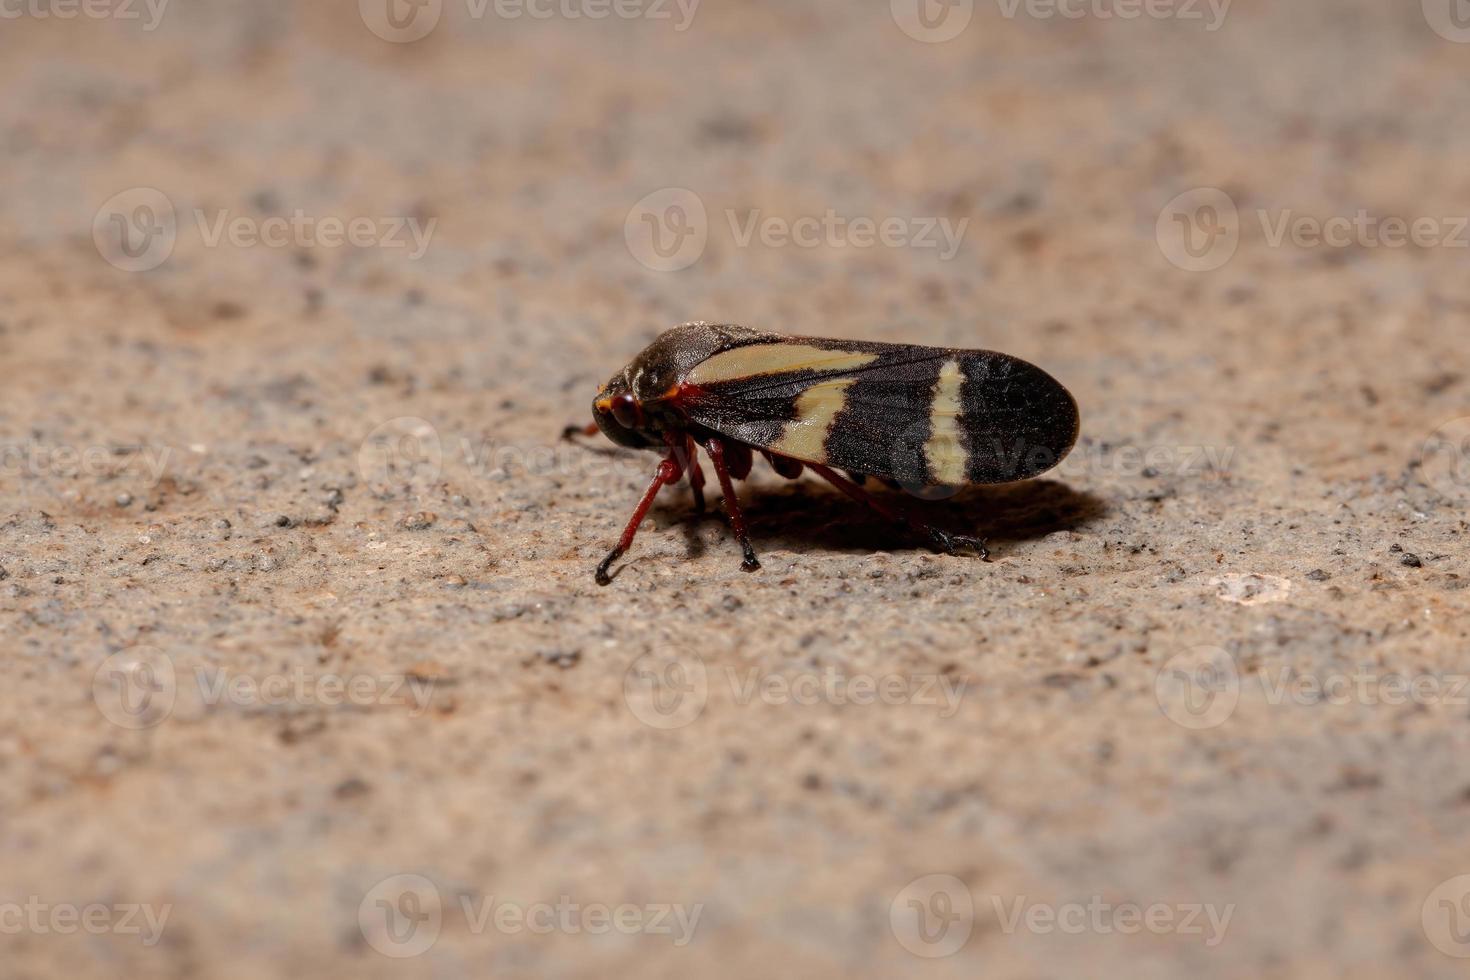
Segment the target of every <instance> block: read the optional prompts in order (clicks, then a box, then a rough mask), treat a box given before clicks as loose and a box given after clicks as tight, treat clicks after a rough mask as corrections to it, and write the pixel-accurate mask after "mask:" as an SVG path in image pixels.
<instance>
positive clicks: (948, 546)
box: [806, 463, 990, 558]
mask: <svg viewBox="0 0 1470 980" xmlns="http://www.w3.org/2000/svg"><path fill="white" fill-rule="evenodd" d="M806 465H807V469H809V470H811V471H812V472H813V473H815V474H817V476H820V477H821V478H822V479H824V480H826V481H827V482H828V483H830V484H832V485H833V486H834V487H836V488H837V489H838V490H841V491H842V492H843V493H845V494H847V495H848V496H849V497H851V498H852V499H853V500H856V501H858V502H859V503H864V504H867V505H868V506H869V507H871V508H873V510H875V511H877V512H878V513H879V514H881V515H882V516H884V517H886V518H888V519H889V520H890V521H902V522H903V523H905V524H907V525H908V526H909V527H911V528H913V529H914V530H916V531H919V532H921V533H922V534H924V535H926V536H927V537H928V538H929V540H930V541H932V542H933V543H934V545H935V547H937V548H939V549H940V550H942V551H944V552H945V553H946V554H950V555H952V554H954V553H955V548H956V547H969V548H974V549H975V550H976V551H977V552H978V553H979V554H980V557H981V558H989V557H990V552H989V550H987V549H986V547H985V539H984V538H975V537H971V536H969V535H966V534H951V533H950V532H948V531H942V530H940V529H939V528H937V527H935V526H933V525H932V524H925V523H924V522H923V521H921V520H919V519H918V518H916V517H913V516H911V515H909V514H903V513H900V512H899V511H896V510H894V509H893V508H892V507H889V506H888V505H887V504H885V503H883V502H882V501H881V500H878V499H877V498H875V497H873V496H872V495H871V494H869V493H868V491H866V490H864V489H863V488H862V487H860V486H858V485H857V484H856V483H853V482H852V481H851V480H848V479H844V478H843V477H840V476H838V475H837V474H836V473H833V472H832V471H831V470H829V469H828V468H827V467H825V466H820V465H818V464H817V463H808V464H806Z"/></svg>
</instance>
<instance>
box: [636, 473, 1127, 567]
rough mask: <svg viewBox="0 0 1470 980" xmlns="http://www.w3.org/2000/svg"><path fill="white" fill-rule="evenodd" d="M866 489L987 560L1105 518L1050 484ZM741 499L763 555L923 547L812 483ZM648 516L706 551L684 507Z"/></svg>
mask: <svg viewBox="0 0 1470 980" xmlns="http://www.w3.org/2000/svg"><path fill="white" fill-rule="evenodd" d="M868 489H869V490H870V491H872V492H873V493H874V494H875V496H878V497H880V499H883V500H886V501H888V502H891V503H892V504H894V505H896V506H899V507H902V508H904V509H905V510H906V511H908V512H909V513H912V514H914V515H915V516H921V517H923V518H924V519H925V520H929V521H932V522H933V523H935V524H937V525H939V526H940V527H943V528H945V529H947V530H951V531H958V532H962V533H965V534H975V535H978V536H980V537H982V538H986V539H987V540H988V543H989V545H990V549H991V552H992V558H993V559H994V558H1003V557H1005V555H1006V553H1007V550H1008V549H1007V548H1006V545H1007V544H1015V543H1018V542H1022V541H1032V540H1036V539H1039V538H1044V537H1046V536H1047V535H1048V534H1053V533H1055V532H1057V531H1072V530H1078V529H1081V528H1085V527H1087V526H1088V525H1090V524H1093V523H1095V522H1096V521H1098V520H1101V519H1102V518H1104V517H1106V516H1107V513H1108V508H1107V504H1106V503H1105V502H1104V501H1103V499H1102V498H1100V497H1097V496H1094V495H1093V494H1090V493H1085V492H1082V491H1078V490H1074V489H1072V488H1071V487H1069V486H1068V485H1067V484H1065V483H1061V482H1058V481H1056V480H1027V481H1025V482H1022V483H1013V484H1006V485H1002V486H979V487H966V488H965V489H963V490H961V491H960V492H959V493H957V494H956V495H954V496H953V497H950V498H948V499H946V500H938V501H926V500H920V499H918V498H917V497H913V496H911V495H909V494H906V493H903V492H902V491H889V490H885V489H884V488H882V487H881V486H879V485H877V484H875V483H873V482H869V484H868ZM741 498H742V502H743V503H744V504H745V506H746V510H747V512H748V513H749V515H750V520H751V528H750V533H751V537H752V538H753V539H755V540H756V541H758V542H761V543H762V544H763V546H764V547H766V548H768V549H771V550H776V549H783V550H788V551H794V552H798V553H806V552H814V551H836V552H855V553H856V552H861V553H865V554H866V553H871V552H874V551H928V550H930V546H929V543H928V542H927V541H925V540H924V539H923V538H922V537H920V536H918V535H915V534H914V533H912V532H911V531H908V530H907V529H905V528H904V527H903V526H902V525H899V524H894V523H892V522H890V521H886V520H884V519H883V518H882V517H881V516H879V515H877V514H875V513H873V512H872V511H871V510H870V509H868V508H867V507H864V506H862V505H861V504H859V503H857V502H856V501H852V500H848V499H847V498H846V497H843V496H842V495H841V494H839V493H837V492H836V491H835V490H829V489H827V488H826V487H824V486H823V485H821V484H819V483H816V482H814V481H812V480H798V481H794V482H791V483H784V484H775V483H764V482H762V483H757V484H746V485H745V486H744V487H743V488H742V492H741ZM718 499H719V498H718V496H716V497H715V498H713V499H712V505H713V506H712V507H711V509H710V510H708V511H706V513H705V519H707V520H723V519H724V518H723V515H722V512H721V511H720V510H719V509H718V503H717V502H718ZM655 513H656V516H657V519H658V523H659V525H660V526H664V527H672V526H675V525H680V526H682V527H683V529H684V535H685V540H686V542H687V546H688V556H689V557H690V558H697V557H699V556H701V555H703V554H704V553H705V552H706V551H707V550H708V548H709V545H708V543H707V542H706V541H705V539H704V537H702V536H701V535H700V530H699V529H700V526H701V524H702V523H703V522H702V521H699V520H696V519H695V518H694V515H693V513H692V511H691V508H690V507H689V506H688V504H687V502H684V501H680V502H677V503H675V502H670V503H668V504H665V505H663V506H661V507H656V508H655Z"/></svg>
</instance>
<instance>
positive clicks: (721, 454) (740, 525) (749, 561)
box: [704, 436, 761, 572]
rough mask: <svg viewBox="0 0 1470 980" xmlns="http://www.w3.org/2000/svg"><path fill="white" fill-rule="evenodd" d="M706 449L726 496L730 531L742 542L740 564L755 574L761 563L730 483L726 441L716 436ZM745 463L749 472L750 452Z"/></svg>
mask: <svg viewBox="0 0 1470 980" xmlns="http://www.w3.org/2000/svg"><path fill="white" fill-rule="evenodd" d="M704 448H705V451H706V452H708V453H709V461H710V462H711V463H713V464H714V467H715V476H716V478H718V479H719V481H720V492H721V493H723V494H724V495H725V510H726V511H728V512H729V514H730V529H731V530H733V531H734V532H735V540H736V541H739V542H740V550H741V551H743V552H744V553H745V560H744V561H742V562H741V563H740V567H741V568H742V569H744V570H745V571H747V572H753V571H755V570H756V569H758V568H760V567H761V563H760V561H759V559H757V558H756V557H755V549H754V548H752V547H751V546H750V535H749V534H747V533H746V529H745V513H744V512H743V511H742V510H741V509H740V501H739V500H738V499H736V497H735V485H734V484H733V483H732V482H731V481H730V465H729V463H728V462H727V461H726V459H725V453H726V446H725V443H724V440H722V439H720V437H719V436H715V437H713V438H711V439H710V440H709V441H708V442H707V443H705V446H704ZM736 462H737V464H738V463H739V462H740V460H739V459H737V460H736ZM744 462H745V470H746V472H749V470H750V467H749V454H748V452H747V455H746V457H745V460H744Z"/></svg>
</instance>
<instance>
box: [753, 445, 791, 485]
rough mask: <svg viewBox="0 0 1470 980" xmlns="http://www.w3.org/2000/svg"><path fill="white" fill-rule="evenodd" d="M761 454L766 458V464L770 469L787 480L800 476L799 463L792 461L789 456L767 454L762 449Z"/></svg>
mask: <svg viewBox="0 0 1470 980" xmlns="http://www.w3.org/2000/svg"><path fill="white" fill-rule="evenodd" d="M761 453H762V454H763V455H764V456H765V457H766V462H767V463H770V464H771V469H773V470H775V471H776V472H777V473H779V474H780V475H781V476H784V477H786V479H788V480H795V479H796V478H797V477H799V476H801V461H800V460H796V459H792V458H791V457H790V456H781V455H778V454H776V453H772V452H767V451H766V450H764V449H762V450H761Z"/></svg>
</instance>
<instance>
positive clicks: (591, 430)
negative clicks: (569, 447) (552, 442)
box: [561, 422, 597, 442]
mask: <svg viewBox="0 0 1470 980" xmlns="http://www.w3.org/2000/svg"><path fill="white" fill-rule="evenodd" d="M595 435H597V423H596V422H588V423H587V424H586V425H569V426H567V427H566V428H565V429H562V430H561V437H562V439H564V440H566V441H568V442H570V441H571V439H572V437H573V436H595Z"/></svg>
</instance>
